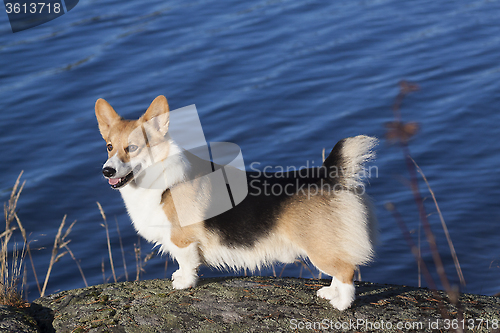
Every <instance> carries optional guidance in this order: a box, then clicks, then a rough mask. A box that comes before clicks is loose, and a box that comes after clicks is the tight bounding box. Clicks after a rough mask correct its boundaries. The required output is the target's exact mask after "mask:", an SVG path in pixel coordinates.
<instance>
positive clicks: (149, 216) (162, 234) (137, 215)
mask: <svg viewBox="0 0 500 333" xmlns="http://www.w3.org/2000/svg"><path fill="white" fill-rule="evenodd" d="M120 193H121V195H122V198H123V201H125V206H126V207H127V211H128V214H129V215H130V218H131V219H132V224H133V225H134V227H135V229H136V230H137V232H138V233H139V235H141V236H142V237H144V238H145V239H146V240H147V241H149V242H152V243H155V244H158V245H161V246H162V249H163V250H168V249H169V248H171V244H172V243H171V241H170V230H171V227H172V226H171V224H170V222H169V221H168V218H167V216H166V214H165V213H164V211H163V205H162V203H161V195H162V193H163V190H161V189H146V188H141V187H136V186H134V185H133V184H129V185H127V186H125V187H124V188H121V189H120Z"/></svg>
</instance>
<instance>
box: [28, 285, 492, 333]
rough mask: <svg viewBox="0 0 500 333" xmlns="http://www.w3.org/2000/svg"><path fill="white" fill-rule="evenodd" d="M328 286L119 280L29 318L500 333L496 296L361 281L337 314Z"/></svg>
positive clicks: (129, 328)
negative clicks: (176, 286) (324, 291)
mask: <svg viewBox="0 0 500 333" xmlns="http://www.w3.org/2000/svg"><path fill="white" fill-rule="evenodd" d="M328 284H329V282H328V281H327V280H308V279H295V278H269V277H234V278H217V279H202V280H200V282H199V285H198V286H197V287H196V288H193V289H188V290H173V289H172V283H171V281H169V280H149V281H139V282H121V283H114V284H104V285H97V286H92V287H88V288H83V289H76V290H68V291H63V292H60V293H57V294H54V295H49V296H46V297H42V298H39V299H37V300H36V301H34V303H33V304H32V306H31V310H30V311H31V312H30V313H31V316H32V317H33V318H34V319H35V320H36V321H37V322H38V325H39V327H40V332H54V331H55V332H57V333H59V332H170V331H173V332H227V331H231V332H262V331H272V332H287V331H290V330H294V329H297V330H298V331H304V332H310V331H312V330H313V329H316V330H317V331H321V330H329V331H345V332H367V331H377V332H400V331H402V332H422V331H429V332H430V331H433V330H434V331H437V330H438V328H439V330H441V331H453V330H452V329H451V328H453V327H454V326H464V327H465V328H466V329H467V328H472V329H473V330H474V331H475V332H492V331H498V324H499V323H498V320H499V319H500V305H499V301H500V299H499V298H498V297H493V296H479V295H471V294H462V295H461V296H460V303H459V304H457V305H453V304H450V302H449V300H448V297H446V296H445V294H444V293H443V292H438V293H433V292H432V291H430V290H428V289H424V288H415V287H405V286H396V285H381V284H373V283H368V282H356V293H357V298H356V301H355V302H354V303H353V305H352V306H351V308H350V309H347V310H345V311H343V312H340V311H338V310H335V309H334V308H333V307H332V306H331V305H330V304H329V303H328V301H326V300H323V299H320V298H318V297H317V296H316V291H317V290H318V289H319V288H321V287H323V286H325V285H328ZM462 318H463V321H462ZM398 325H400V326H398ZM438 325H439V326H438ZM447 327H449V328H450V329H448V328H447Z"/></svg>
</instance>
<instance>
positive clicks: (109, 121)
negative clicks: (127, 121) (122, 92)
mask: <svg viewBox="0 0 500 333" xmlns="http://www.w3.org/2000/svg"><path fill="white" fill-rule="evenodd" d="M95 116H96V118H97V122H98V123H99V131H100V132H101V135H102V137H103V138H104V140H106V137H107V135H108V133H109V129H110V127H111V126H112V125H113V123H115V122H116V121H119V120H121V117H120V116H119V115H118V114H117V113H116V111H115V110H114V109H113V107H112V106H111V105H109V103H108V102H106V101H105V100H104V99H102V98H99V99H98V100H97V102H95Z"/></svg>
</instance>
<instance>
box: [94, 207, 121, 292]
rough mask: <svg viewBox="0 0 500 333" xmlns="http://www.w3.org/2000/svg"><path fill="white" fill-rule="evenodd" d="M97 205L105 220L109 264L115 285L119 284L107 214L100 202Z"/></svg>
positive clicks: (103, 225)
mask: <svg viewBox="0 0 500 333" xmlns="http://www.w3.org/2000/svg"><path fill="white" fill-rule="evenodd" d="M96 203H97V207H99V211H100V212H101V216H102V219H103V220H104V224H103V223H101V226H102V227H103V228H104V229H106V240H107V242H108V256H109V264H110V266H111V273H112V274H113V280H114V281H115V283H116V282H117V279H116V273H115V265H114V263H113V253H112V252H111V241H110V239H109V229H108V222H107V220H106V214H104V210H103V209H102V206H101V204H100V203H99V202H96Z"/></svg>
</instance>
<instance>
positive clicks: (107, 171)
mask: <svg viewBox="0 0 500 333" xmlns="http://www.w3.org/2000/svg"><path fill="white" fill-rule="evenodd" d="M102 174H103V175H104V176H105V177H108V178H111V177H113V176H114V175H115V174H116V170H115V169H113V168H110V167H105V168H104V169H102Z"/></svg>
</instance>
